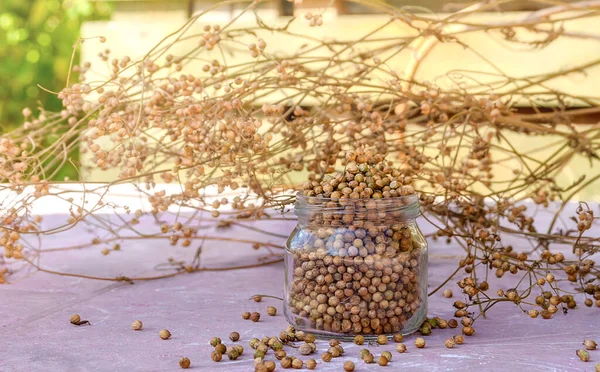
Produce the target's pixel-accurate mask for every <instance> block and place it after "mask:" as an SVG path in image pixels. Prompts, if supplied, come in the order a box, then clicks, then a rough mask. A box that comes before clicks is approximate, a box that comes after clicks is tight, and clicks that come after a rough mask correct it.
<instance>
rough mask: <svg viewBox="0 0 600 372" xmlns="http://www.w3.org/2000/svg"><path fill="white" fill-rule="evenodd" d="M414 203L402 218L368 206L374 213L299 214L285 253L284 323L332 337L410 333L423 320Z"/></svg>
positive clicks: (314, 209) (423, 262) (422, 244)
mask: <svg viewBox="0 0 600 372" xmlns="http://www.w3.org/2000/svg"><path fill="white" fill-rule="evenodd" d="M388 203H389V202H388ZM405 203H406V202H405ZM415 203H417V202H416V197H415V198H414V200H413V201H412V205H410V207H411V209H410V211H406V213H403V211H402V208H396V209H394V210H392V209H390V208H389V207H387V208H384V209H385V211H384V212H381V211H382V209H381V208H380V209H379V211H378V209H377V207H376V206H374V204H373V203H372V202H371V207H372V211H371V212H372V213H370V211H369V210H368V208H362V212H364V213H361V207H357V206H356V204H353V205H352V206H351V208H348V206H347V205H346V206H343V208H339V207H338V208H337V211H334V212H333V213H329V212H330V211H331V209H330V208H327V207H325V208H324V211H323V212H319V204H317V205H312V206H310V213H300V215H299V222H298V225H297V226H296V228H295V229H294V231H293V232H292V234H291V236H290V238H289V239H288V241H287V244H286V253H285V288H284V314H285V316H286V319H287V320H288V322H289V323H290V324H292V325H294V326H295V327H296V328H298V329H301V330H304V331H307V332H311V333H315V334H320V335H324V336H329V337H338V338H343V337H344V336H347V337H348V338H350V337H354V335H359V334H360V335H363V336H366V337H367V338H368V336H373V337H376V336H377V335H380V334H394V333H402V334H410V333H412V332H414V331H416V330H417V329H418V328H419V327H420V326H421V324H422V323H423V321H424V320H425V318H426V315H427V242H426V240H425V238H424V236H423V234H422V233H421V231H420V229H419V228H418V226H417V224H416V222H415V215H414V209H415ZM361 205H362V206H363V207H364V206H365V204H361ZM403 206H404V207H403V208H407V204H403ZM297 208H298V201H297ZM416 209H417V211H418V203H417V204H416ZM349 210H350V212H349ZM391 212H394V213H391ZM409 212H410V213H409ZM297 214H298V213H297ZM330 214H331V215H332V216H330ZM315 216H321V218H315ZM348 216H351V217H352V218H348ZM329 217H331V218H329ZM336 221H337V222H336Z"/></svg>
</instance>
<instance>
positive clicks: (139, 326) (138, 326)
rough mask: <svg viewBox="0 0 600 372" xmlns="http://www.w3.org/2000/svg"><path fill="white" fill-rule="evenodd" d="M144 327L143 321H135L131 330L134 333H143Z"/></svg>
mask: <svg viewBox="0 0 600 372" xmlns="http://www.w3.org/2000/svg"><path fill="white" fill-rule="evenodd" d="M142 327H144V324H142V321H141V320H134V321H133V323H131V329H133V330H134V331H141V330H142Z"/></svg>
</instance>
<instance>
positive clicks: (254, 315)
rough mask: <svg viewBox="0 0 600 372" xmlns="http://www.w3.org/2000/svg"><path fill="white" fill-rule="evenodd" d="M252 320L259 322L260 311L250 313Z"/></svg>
mask: <svg viewBox="0 0 600 372" xmlns="http://www.w3.org/2000/svg"><path fill="white" fill-rule="evenodd" d="M250 320H251V321H253V322H258V321H259V320H260V313H257V312H253V313H252V314H251V315H250Z"/></svg>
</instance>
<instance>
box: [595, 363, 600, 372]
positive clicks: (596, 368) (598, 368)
mask: <svg viewBox="0 0 600 372" xmlns="http://www.w3.org/2000/svg"><path fill="white" fill-rule="evenodd" d="M594 369H595V370H596V372H600V363H598V364H596V367H594Z"/></svg>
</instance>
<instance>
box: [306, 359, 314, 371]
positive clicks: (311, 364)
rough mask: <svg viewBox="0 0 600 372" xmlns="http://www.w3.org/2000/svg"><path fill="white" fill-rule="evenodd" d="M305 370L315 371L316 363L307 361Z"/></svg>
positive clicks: (312, 360)
mask: <svg viewBox="0 0 600 372" xmlns="http://www.w3.org/2000/svg"><path fill="white" fill-rule="evenodd" d="M306 368H307V369H315V368H317V361H316V360H314V359H308V360H307V361H306Z"/></svg>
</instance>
